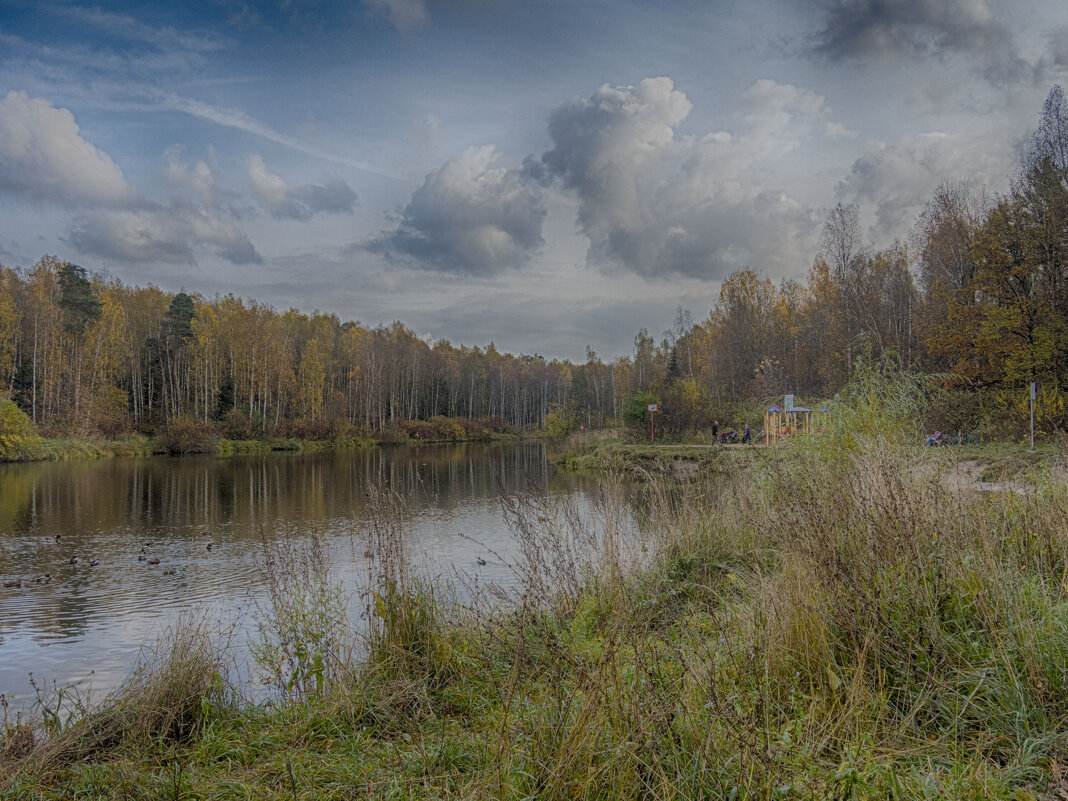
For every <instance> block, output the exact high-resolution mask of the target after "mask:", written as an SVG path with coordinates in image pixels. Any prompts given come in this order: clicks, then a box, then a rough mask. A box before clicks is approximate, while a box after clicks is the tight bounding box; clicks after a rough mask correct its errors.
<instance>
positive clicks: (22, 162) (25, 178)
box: [0, 91, 136, 207]
mask: <svg viewBox="0 0 1068 801" xmlns="http://www.w3.org/2000/svg"><path fill="white" fill-rule="evenodd" d="M0 192H6V193H9V194H12V195H15V196H18V197H21V198H24V199H27V200H31V201H37V202H49V203H57V204H59V205H62V206H68V207H79V206H84V205H87V204H95V203H109V204H118V203H126V202H129V201H131V200H133V199H134V198H135V196H136V193H135V192H134V190H133V188H132V187H131V186H130V185H129V184H128V183H126V178H125V177H124V176H123V174H122V170H121V169H119V167H118V165H116V164H115V162H114V161H112V160H111V157H110V156H108V155H107V154H106V153H104V152H102V151H100V150H98V149H97V148H96V147H94V146H93V145H92V144H90V143H89V142H87V141H86V140H85V139H83V138H82V136H81V133H80V132H79V129H78V124H77V123H76V122H75V120H74V115H73V114H71V113H70V111H68V110H67V109H65V108H56V107H55V106H53V105H52V104H51V103H49V102H48V101H47V100H41V99H38V98H32V97H29V96H28V95H27V94H26V93H25V92H18V91H11V92H8V93H7V95H6V96H5V97H4V98H3V99H2V100H0Z"/></svg>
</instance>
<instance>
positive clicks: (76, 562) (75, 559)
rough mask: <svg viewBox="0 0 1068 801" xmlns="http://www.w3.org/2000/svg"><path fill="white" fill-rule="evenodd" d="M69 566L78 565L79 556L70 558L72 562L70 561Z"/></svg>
mask: <svg viewBox="0 0 1068 801" xmlns="http://www.w3.org/2000/svg"><path fill="white" fill-rule="evenodd" d="M67 564H71V565H76V564H78V557H77V556H72V557H71V558H70V561H69V562H68V563H67Z"/></svg>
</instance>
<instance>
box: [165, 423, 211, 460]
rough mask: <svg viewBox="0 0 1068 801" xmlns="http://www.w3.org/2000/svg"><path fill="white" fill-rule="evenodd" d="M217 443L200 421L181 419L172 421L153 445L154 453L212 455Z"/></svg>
mask: <svg viewBox="0 0 1068 801" xmlns="http://www.w3.org/2000/svg"><path fill="white" fill-rule="evenodd" d="M214 450H215V442H214V439H213V435H212V432H211V431H210V430H209V429H208V428H207V426H206V425H205V424H204V423H202V422H201V421H199V420H196V419H194V418H192V417H179V418H178V419H176V420H172V421H171V422H170V423H169V424H168V425H167V428H166V430H165V431H164V432H163V434H162V435H160V436H159V437H157V438H156V441H155V442H154V443H153V445H152V451H153V452H154V453H169V454H172V455H176V454H180V453H212V452H214Z"/></svg>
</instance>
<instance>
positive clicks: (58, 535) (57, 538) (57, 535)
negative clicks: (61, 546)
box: [56, 534, 63, 542]
mask: <svg viewBox="0 0 1068 801" xmlns="http://www.w3.org/2000/svg"><path fill="white" fill-rule="evenodd" d="M62 536H63V535H62V534H56V542H59V538H60V537H62Z"/></svg>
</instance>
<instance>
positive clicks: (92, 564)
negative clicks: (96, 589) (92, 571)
mask: <svg viewBox="0 0 1068 801" xmlns="http://www.w3.org/2000/svg"><path fill="white" fill-rule="evenodd" d="M99 564H100V560H99V559H90V560H89V567H96V566H97V565H99Z"/></svg>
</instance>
